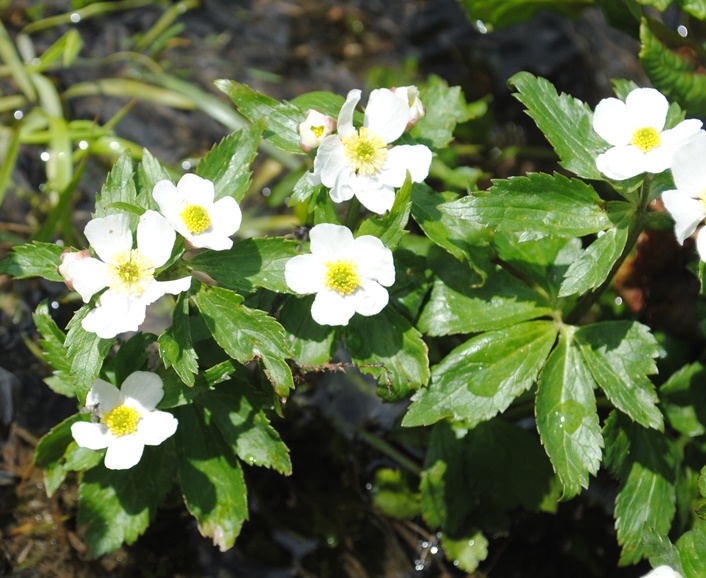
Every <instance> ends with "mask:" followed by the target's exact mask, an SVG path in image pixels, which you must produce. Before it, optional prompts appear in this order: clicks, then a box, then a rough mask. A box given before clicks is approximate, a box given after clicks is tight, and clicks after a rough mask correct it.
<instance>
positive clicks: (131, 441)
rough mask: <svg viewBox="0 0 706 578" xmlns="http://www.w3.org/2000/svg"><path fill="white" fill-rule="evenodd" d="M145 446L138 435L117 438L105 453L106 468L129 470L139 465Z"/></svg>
mask: <svg viewBox="0 0 706 578" xmlns="http://www.w3.org/2000/svg"><path fill="white" fill-rule="evenodd" d="M144 449H145V445H144V444H143V443H142V442H141V441H140V439H139V438H138V437H137V436H136V435H124V436H120V437H118V438H115V440H114V441H113V442H111V444H110V445H109V446H108V451H107V452H106V453H105V467H106V468H108V469H109V470H127V469H130V468H131V467H133V466H134V465H137V463H138V462H139V461H140V458H141V457H142V452H143V451H144Z"/></svg>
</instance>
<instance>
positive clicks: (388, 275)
mask: <svg viewBox="0 0 706 578" xmlns="http://www.w3.org/2000/svg"><path fill="white" fill-rule="evenodd" d="M309 238H310V239H311V246H310V249H311V254H308V255H297V256H296V257H293V258H292V259H290V260H289V261H287V263H286V265H285V267H284V278H285V280H286V282H287V285H288V286H289V287H290V289H292V290H293V291H296V292H297V293H301V294H310V293H316V298H315V299H314V304H313V305H312V307H311V316H312V317H313V318H314V321H316V322H317V323H318V324H320V325H348V321H349V320H350V318H351V317H353V314H354V313H360V314H361V315H366V316H369V315H375V314H377V313H380V311H382V310H383V308H384V307H385V305H387V301H388V298H389V297H388V294H387V289H385V287H389V286H390V285H392V284H393V283H394V282H395V265H394V263H393V261H392V251H390V250H389V249H388V248H387V247H385V245H383V244H382V241H381V240H380V239H378V238H377V237H373V236H372V235H363V236H361V237H358V238H357V239H354V238H353V233H351V231H350V229H348V228H347V227H341V226H339V225H331V224H321V225H316V226H315V227H314V228H312V229H311V231H310V232H309Z"/></svg>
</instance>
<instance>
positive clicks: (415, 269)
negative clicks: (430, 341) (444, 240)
mask: <svg viewBox="0 0 706 578" xmlns="http://www.w3.org/2000/svg"><path fill="white" fill-rule="evenodd" d="M431 249H438V248H437V247H436V246H435V245H433V244H432V243H431V241H430V240H429V239H428V238H427V237H424V236H421V235H407V236H405V237H402V239H401V241H400V244H399V245H398V247H397V249H396V250H395V253H394V258H395V284H394V285H393V286H392V287H390V289H389V292H390V303H392V304H393V306H394V307H395V308H396V309H397V310H398V311H400V312H401V313H402V314H403V315H404V316H405V317H407V319H410V320H415V319H417V318H418V317H419V312H420V310H421V308H422V306H423V305H424V303H425V302H426V297H427V294H428V293H429V289H430V288H431V278H432V272H431V270H430V269H429V266H428V262H429V261H428V260H429V254H430V250H431ZM438 250H439V251H441V249H438Z"/></svg>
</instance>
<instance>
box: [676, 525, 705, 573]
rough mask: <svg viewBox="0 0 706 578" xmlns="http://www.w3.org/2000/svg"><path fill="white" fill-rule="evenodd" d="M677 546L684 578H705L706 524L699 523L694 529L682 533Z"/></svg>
mask: <svg viewBox="0 0 706 578" xmlns="http://www.w3.org/2000/svg"><path fill="white" fill-rule="evenodd" d="M676 546H677V550H678V551H679V557H680V558H681V562H682V568H683V571H684V578H703V575H704V568H706V524H704V523H699V524H697V525H696V527H695V528H694V529H693V530H691V531H689V532H685V533H684V534H682V536H681V538H679V540H677V544H676Z"/></svg>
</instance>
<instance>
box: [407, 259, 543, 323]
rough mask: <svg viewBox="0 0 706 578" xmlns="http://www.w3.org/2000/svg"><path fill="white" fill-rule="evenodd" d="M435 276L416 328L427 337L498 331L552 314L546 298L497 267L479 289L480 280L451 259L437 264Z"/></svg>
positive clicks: (442, 260) (468, 268)
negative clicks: (427, 335)
mask: <svg viewBox="0 0 706 578" xmlns="http://www.w3.org/2000/svg"><path fill="white" fill-rule="evenodd" d="M434 272H435V273H436V275H437V277H436V278H435V279H434V285H433V286H432V291H431V295H430V296H429V300H428V301H427V304H426V306H425V307H424V309H423V310H422V314H421V316H420V318H419V324H418V326H419V329H420V331H422V332H424V333H427V334H429V335H433V336H438V335H453V334H456V333H477V332H479V331H489V330H492V329H501V328H503V327H506V326H508V325H514V324H515V323H519V322H521V321H528V320H530V319H536V318H537V317H544V316H547V315H551V314H552V308H551V307H549V304H548V303H547V299H546V296H543V295H541V294H539V293H537V292H536V291H534V290H532V289H531V288H530V287H528V286H527V285H526V284H525V283H523V282H522V281H520V280H519V279H518V278H517V277H515V276H514V275H511V274H510V273H508V272H507V271H505V270H504V269H501V268H500V267H497V268H495V270H494V271H493V272H492V273H490V275H488V278H487V279H486V281H485V283H484V284H483V285H481V286H479V284H480V281H481V280H480V277H479V276H478V275H477V274H475V272H474V271H472V270H471V269H470V267H468V266H467V265H466V264H464V263H459V262H458V261H456V260H455V259H453V258H448V257H447V258H446V259H438V260H436V264H435V267H434Z"/></svg>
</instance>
